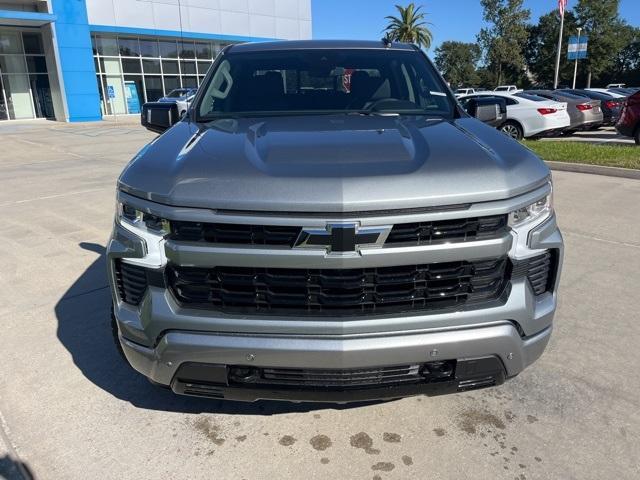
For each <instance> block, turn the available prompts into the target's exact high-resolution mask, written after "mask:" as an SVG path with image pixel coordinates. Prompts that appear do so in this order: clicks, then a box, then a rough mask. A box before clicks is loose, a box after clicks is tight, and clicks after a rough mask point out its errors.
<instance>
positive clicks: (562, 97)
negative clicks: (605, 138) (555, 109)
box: [525, 90, 604, 133]
mask: <svg viewBox="0 0 640 480" xmlns="http://www.w3.org/2000/svg"><path fill="white" fill-rule="evenodd" d="M525 93H531V94H533V95H537V96H539V97H543V98H546V99H548V100H555V101H556V102H566V103H567V113H568V114H569V119H570V120H571V124H570V125H569V128H568V129H567V130H565V131H564V132H563V133H571V132H575V131H578V130H588V129H592V128H594V127H599V126H600V125H602V121H603V119H604V115H603V114H602V110H601V109H600V100H593V99H590V98H586V97H580V96H578V95H574V94H572V93H568V92H561V91H559V90H525Z"/></svg>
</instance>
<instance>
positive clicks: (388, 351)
mask: <svg viewBox="0 0 640 480" xmlns="http://www.w3.org/2000/svg"><path fill="white" fill-rule="evenodd" d="M551 330H552V327H547V328H545V329H544V330H543V331H541V332H539V333H537V334H536V335H533V336H531V337H526V338H522V337H521V336H520V334H519V333H518V330H517V329H516V327H515V326H514V325H513V324H511V323H508V322H504V323H502V324H497V325H493V326H488V327H476V328H468V329H460V330H452V331H446V330H445V331H440V332H432V333H422V334H405V335H396V336H376V337H363V338H357V337H356V338H324V339H323V338H313V339H309V338H303V337H299V336H298V337H287V336H281V337H275V336H271V337H270V336H241V335H212V334H203V333H191V332H169V333H167V334H166V335H165V336H164V337H163V338H162V340H161V341H160V343H159V344H158V345H157V346H156V347H155V348H147V347H144V346H142V345H138V344H136V343H134V342H131V341H129V340H127V339H125V338H123V337H122V336H121V337H120V340H121V343H122V347H123V350H124V353H125V355H126V357H127V359H128V361H129V362H130V363H131V365H132V366H133V367H134V368H135V369H136V370H138V371H139V372H141V373H143V374H144V375H147V376H148V377H149V378H150V379H151V380H153V381H154V382H157V383H160V384H164V385H171V387H172V389H173V390H174V391H175V392H176V393H185V394H189V393H190V392H191V393H190V394H192V395H201V396H210V397H216V398H225V399H232V400H245V401H253V400H258V399H282V400H284V399H286V400H300V401H331V402H346V401H362V400H374V399H383V398H397V397H403V396H408V395H416V394H443V393H453V392H457V391H463V390H468V389H471V388H480V387H485V386H492V385H498V384H501V383H502V382H503V381H504V380H505V378H508V377H512V376H515V375H517V374H518V373H519V372H521V371H522V370H523V369H524V368H525V367H526V366H528V365H530V364H531V363H533V362H534V361H535V360H536V359H538V358H539V357H540V355H542V352H543V351H544V349H545V347H546V345H547V343H548V342H549V338H550V336H551ZM484 358H494V359H495V362H494V363H493V364H492V366H490V367H486V368H484V369H480V370H479V369H470V368H468V364H469V362H477V361H478V360H479V359H484ZM437 360H456V361H457V368H456V374H455V376H454V377H452V378H450V379H447V380H445V381H441V382H428V383H427V382H425V383H414V384H410V385H398V386H384V387H379V388H376V387H375V386H372V387H368V388H360V389H358V388H318V389H296V388H280V389H274V388H261V387H259V386H252V385H251V384H247V385H242V386H240V385H232V384H231V383H230V382H229V378H228V376H220V375H219V374H217V373H216V374H212V375H208V374H205V373H203V374H199V375H196V376H197V377H199V378H193V377H187V378H184V377H182V378H181V375H180V370H179V369H180V367H181V366H183V365H188V364H191V363H198V364H204V365H207V366H210V367H217V368H216V369H217V370H218V371H219V370H220V369H227V368H228V367H229V366H246V367H249V368H265V367H270V368H277V367H282V368H290V367H291V366H296V367H297V368H308V369H313V368H317V367H318V366H322V368H327V369H336V370H347V369H354V368H370V367H377V366H380V365H384V366H393V365H405V364H423V363H427V362H433V361H437Z"/></svg>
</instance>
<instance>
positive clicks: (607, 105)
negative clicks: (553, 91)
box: [559, 88, 624, 126]
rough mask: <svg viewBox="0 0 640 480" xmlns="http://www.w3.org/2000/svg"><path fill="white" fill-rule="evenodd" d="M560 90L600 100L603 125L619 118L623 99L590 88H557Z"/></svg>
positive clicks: (613, 122) (613, 123)
mask: <svg viewBox="0 0 640 480" xmlns="http://www.w3.org/2000/svg"><path fill="white" fill-rule="evenodd" d="M559 91H560V92H568V93H572V94H574V95H579V96H582V97H586V98H591V99H593V100H600V108H601V109H602V115H603V117H604V118H603V121H602V124H603V125H605V126H608V125H615V124H616V122H617V121H618V119H619V118H620V112H621V111H622V105H623V103H624V99H622V98H614V97H612V96H611V95H609V94H607V93H602V92H594V91H592V90H578V89H575V88H564V89H562V90H559Z"/></svg>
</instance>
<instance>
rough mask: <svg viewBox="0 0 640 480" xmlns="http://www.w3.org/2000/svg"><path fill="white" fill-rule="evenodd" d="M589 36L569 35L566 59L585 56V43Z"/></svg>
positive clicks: (587, 41) (586, 43)
mask: <svg viewBox="0 0 640 480" xmlns="http://www.w3.org/2000/svg"><path fill="white" fill-rule="evenodd" d="M588 43H589V37H570V38H569V54H568V55H567V59H568V60H580V59H583V58H587V45H588Z"/></svg>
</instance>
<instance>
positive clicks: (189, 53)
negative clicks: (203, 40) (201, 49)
mask: <svg viewBox="0 0 640 480" xmlns="http://www.w3.org/2000/svg"><path fill="white" fill-rule="evenodd" d="M180 57H181V58H196V49H195V48H194V46H193V42H189V41H186V40H185V41H183V42H182V45H181V48H180Z"/></svg>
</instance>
